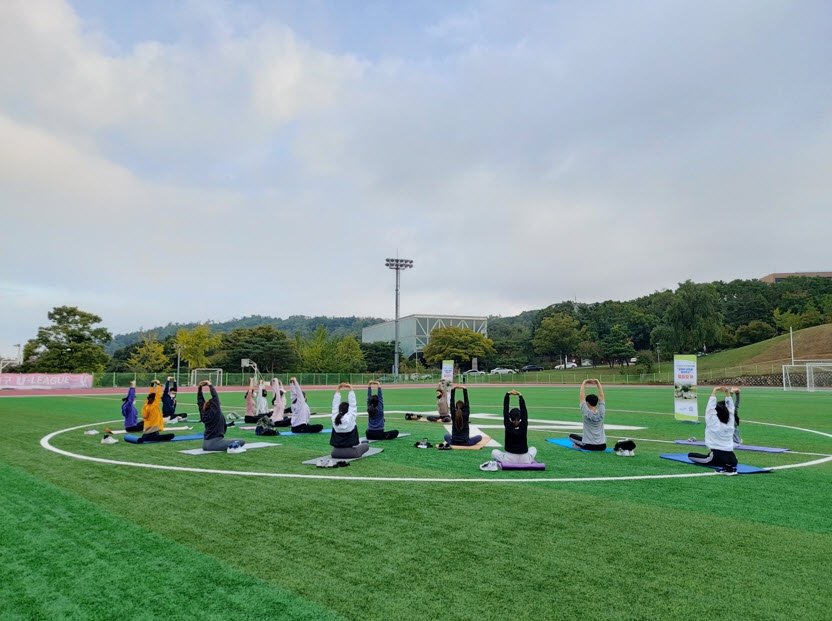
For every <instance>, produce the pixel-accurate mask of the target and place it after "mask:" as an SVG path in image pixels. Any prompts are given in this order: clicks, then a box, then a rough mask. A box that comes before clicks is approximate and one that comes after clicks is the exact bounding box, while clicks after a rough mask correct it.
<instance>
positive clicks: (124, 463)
mask: <svg viewBox="0 0 832 621" xmlns="http://www.w3.org/2000/svg"><path fill="white" fill-rule="evenodd" d="M120 422H121V421H120V420H114V421H105V422H99V423H90V424H88V425H78V426H76V427H68V428H67V429H61V430H59V431H53V432H52V433H50V434H47V435H45V436H43V437H42V438H41V440H40V445H41V446H42V447H43V448H45V449H46V450H47V451H52V452H53V453H57V454H59V455H63V456H65V457H72V458H74V459H80V460H83V461H93V462H97V463H101V464H112V465H116V466H132V467H134V468H150V469H152V470H174V471H177V472H204V473H208V474H227V475H232V476H247V477H274V478H283V479H328V480H333V481H394V482H402V483H583V482H593V481H642V480H647V479H688V478H692V477H707V476H714V475H717V474H718V473H717V472H715V471H710V472H690V473H684V474H645V475H632V476H621V477H557V478H555V477H549V478H536V479H487V478H477V479H474V478H457V479H448V478H418V477H375V476H369V477H357V476H334V475H325V474H291V473H284V472H246V471H236V470H217V469H214V468H188V467H185V466H165V465H161V464H145V463H140V462H131V461H119V460H116V459H104V458H101V457H90V456H88V455H79V454H77V453H71V452H69V451H65V450H63V449H59V448H57V447H55V446H52V444H51V443H50V440H52V438H54V437H55V436H58V435H60V434H62V433H68V432H70V431H77V430H78V429H85V428H87V427H98V426H99V425H109V424H114V423H120ZM744 422H748V423H751V422H754V421H744ZM755 424H758V425H767V426H770V427H782V428H783V429H794V430H797V431H805V432H807V433H815V434H818V435H821V436H825V437H827V438H832V434H829V433H824V432H823V431H815V430H813V429H804V428H802V427H792V426H789V425H778V424H776V423H755ZM830 460H832V455H830V456H827V457H824V458H823V459H816V460H814V461H808V462H804V463H801V464H788V465H785V466H772V467H771V468H769V469H770V470H787V469H789V468H803V467H805V466H816V465H818V464H822V463H825V462H827V461H830Z"/></svg>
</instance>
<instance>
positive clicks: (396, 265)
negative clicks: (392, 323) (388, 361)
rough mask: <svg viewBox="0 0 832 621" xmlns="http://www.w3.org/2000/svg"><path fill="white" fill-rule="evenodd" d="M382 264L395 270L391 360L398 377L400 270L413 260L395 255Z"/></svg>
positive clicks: (410, 264) (404, 268)
mask: <svg viewBox="0 0 832 621" xmlns="http://www.w3.org/2000/svg"><path fill="white" fill-rule="evenodd" d="M384 264H385V265H386V266H387V267H389V268H390V269H391V270H396V342H395V345H394V347H395V359H394V362H393V375H394V376H395V377H396V378H398V376H399V284H400V273H401V271H402V270H406V269H408V268H411V267H413V261H411V260H410V259H400V258H398V257H396V258H395V259H386V260H385V261H384Z"/></svg>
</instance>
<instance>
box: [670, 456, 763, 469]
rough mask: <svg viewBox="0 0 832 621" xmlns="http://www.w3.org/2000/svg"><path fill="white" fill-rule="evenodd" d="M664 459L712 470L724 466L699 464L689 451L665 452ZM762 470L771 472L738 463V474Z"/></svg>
mask: <svg viewBox="0 0 832 621" xmlns="http://www.w3.org/2000/svg"><path fill="white" fill-rule="evenodd" d="M659 457H661V458H662V459H669V460H671V461H678V462H680V463H683V464H693V465H694V466H705V467H706V468H711V469H712V470H722V466H709V465H708V464H697V463H696V462H694V461H691V460H690V458H689V457H688V454H687V453H663V454H662V455H659ZM761 472H771V470H766V469H765V468H755V467H754V466H747V465H746V464H737V474H757V473H761Z"/></svg>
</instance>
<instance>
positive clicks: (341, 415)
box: [335, 401, 350, 425]
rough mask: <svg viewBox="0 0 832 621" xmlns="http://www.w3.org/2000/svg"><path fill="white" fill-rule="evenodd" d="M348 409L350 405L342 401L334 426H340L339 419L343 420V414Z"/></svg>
mask: <svg viewBox="0 0 832 621" xmlns="http://www.w3.org/2000/svg"><path fill="white" fill-rule="evenodd" d="M349 409H350V404H349V403H347V402H346V401H342V402H341V404H340V405H339V406H338V416H336V417H335V424H336V425H340V424H341V419H342V418H344V414H346V413H347V412H348V411H349Z"/></svg>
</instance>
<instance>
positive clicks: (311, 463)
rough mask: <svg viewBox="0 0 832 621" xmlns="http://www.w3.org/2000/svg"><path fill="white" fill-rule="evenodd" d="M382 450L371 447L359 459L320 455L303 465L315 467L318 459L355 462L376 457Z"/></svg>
mask: <svg viewBox="0 0 832 621" xmlns="http://www.w3.org/2000/svg"><path fill="white" fill-rule="evenodd" d="M383 450H384V449H382V448H374V447H372V446H371V447H370V450H368V451H367V452H366V453H364V454H363V455H362V456H361V457H330V456H329V455H328V454H327V455H321V456H320V457H316V458H315V459H307V460H306V461H305V462H303V463H304V464H305V465H307V466H317V465H318V460H319V459H331V460H333V461H355V460H356V459H364V458H365V457H370V456H371V455H378V454H379V453H381V452H382V451H383Z"/></svg>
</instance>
